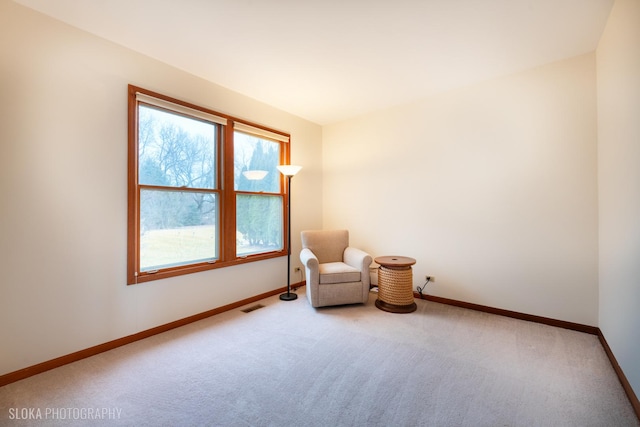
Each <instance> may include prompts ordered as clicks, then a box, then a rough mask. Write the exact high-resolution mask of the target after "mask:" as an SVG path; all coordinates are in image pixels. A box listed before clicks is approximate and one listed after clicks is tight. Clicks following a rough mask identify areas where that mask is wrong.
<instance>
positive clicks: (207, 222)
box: [140, 189, 219, 271]
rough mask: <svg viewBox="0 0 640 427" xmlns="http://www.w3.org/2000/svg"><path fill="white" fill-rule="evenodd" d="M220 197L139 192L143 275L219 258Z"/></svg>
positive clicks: (155, 191) (215, 195)
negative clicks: (164, 268)
mask: <svg viewBox="0 0 640 427" xmlns="http://www.w3.org/2000/svg"><path fill="white" fill-rule="evenodd" d="M217 198H218V197H217V194H212V193H203V192H179V191H159V190H145V189H142V190H141V191H140V271H149V270H155V269H158V268H162V267H171V266H177V265H184V264H191V263H194V262H202V261H210V260H214V259H217V258H218V253H219V251H218V240H219V239H218V229H219V227H218V203H217Z"/></svg>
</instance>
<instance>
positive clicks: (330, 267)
mask: <svg viewBox="0 0 640 427" xmlns="http://www.w3.org/2000/svg"><path fill="white" fill-rule="evenodd" d="M318 267H319V270H320V284H321V285H327V284H331V283H344V282H359V281H360V280H361V278H360V270H358V269H357V268H355V267H351V266H350V265H348V264H345V263H344V262H327V263H324V264H320V265H319V266H318Z"/></svg>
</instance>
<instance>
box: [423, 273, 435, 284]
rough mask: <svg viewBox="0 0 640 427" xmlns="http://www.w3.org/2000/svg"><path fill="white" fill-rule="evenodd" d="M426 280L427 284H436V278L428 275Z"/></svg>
mask: <svg viewBox="0 0 640 427" xmlns="http://www.w3.org/2000/svg"><path fill="white" fill-rule="evenodd" d="M424 280H426V281H427V282H435V281H436V278H435V277H433V276H429V275H428V274H427V275H426V276H425V278H424Z"/></svg>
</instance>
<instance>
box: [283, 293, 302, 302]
mask: <svg viewBox="0 0 640 427" xmlns="http://www.w3.org/2000/svg"><path fill="white" fill-rule="evenodd" d="M297 298H298V294H294V293H293V292H286V293H284V294H280V299H281V300H282V301H293V300H294V299H297Z"/></svg>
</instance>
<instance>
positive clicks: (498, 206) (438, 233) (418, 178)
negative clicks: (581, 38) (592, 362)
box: [323, 54, 598, 326]
mask: <svg viewBox="0 0 640 427" xmlns="http://www.w3.org/2000/svg"><path fill="white" fill-rule="evenodd" d="M596 133H597V130H596V74H595V56H594V54H587V55H584V56H580V57H576V58H573V59H569V60H565V61H562V62H558V63H554V64H551V65H548V66H544V67H541V68H538V69H534V70H530V71H527V72H523V73H520V74H517V75H512V76H508V77H504V78H499V79H495V80H492V81H488V82H485V83H482V84H477V85H474V86H471V87H467V88H464V89H460V90H456V91H452V92H448V93H446V94H442V95H440V96H436V97H432V98H430V99H427V100H424V101H421V102H418V103H415V104H412V105H406V106H400V107H397V108H392V109H389V110H386V111H383V112H379V113H375V114H370V115H367V116H364V117H361V118H358V119H354V120H349V121H346V122H343V123H339V124H335V125H331V126H326V127H325V128H324V129H323V135H324V136H323V162H324V163H323V164H324V175H323V191H324V215H323V223H324V226H325V227H326V228H333V227H345V228H348V229H350V230H351V237H352V241H353V243H354V244H357V245H360V246H361V247H363V248H364V249H366V250H368V251H369V252H370V253H371V254H372V255H374V256H379V255H394V254H395V255H406V256H411V257H413V258H416V260H417V264H416V265H415V266H414V284H415V285H422V284H423V283H424V280H423V279H424V277H425V275H427V274H428V275H431V276H434V277H435V279H436V281H435V283H433V284H432V285H430V286H429V287H428V288H427V293H429V294H434V295H438V296H443V297H447V298H453V299H456V300H462V301H467V302H472V303H476V304H482V305H487V306H491V307H498V308H502V309H508V310H514V311H518V312H523V313H530V314H535V315H539V316H546V317H550V318H554V319H560V320H565V321H571V322H578V323H582V324H587V325H594V326H595V325H597V324H598V309H597V304H598V282H597V278H598V270H597V244H598V242H597V191H596V190H597V184H596V163H597V159H596Z"/></svg>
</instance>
